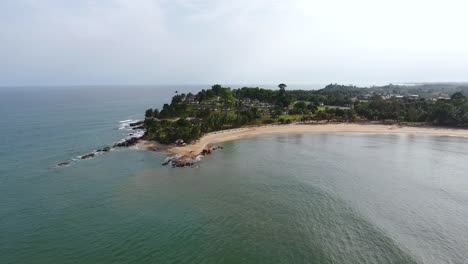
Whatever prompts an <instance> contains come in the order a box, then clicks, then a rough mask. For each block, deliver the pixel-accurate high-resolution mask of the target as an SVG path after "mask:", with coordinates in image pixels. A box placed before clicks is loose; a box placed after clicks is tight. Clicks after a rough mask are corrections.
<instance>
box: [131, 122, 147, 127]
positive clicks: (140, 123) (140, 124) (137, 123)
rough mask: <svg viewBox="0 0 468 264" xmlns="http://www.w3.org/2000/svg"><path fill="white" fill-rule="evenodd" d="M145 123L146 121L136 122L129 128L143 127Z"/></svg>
mask: <svg viewBox="0 0 468 264" xmlns="http://www.w3.org/2000/svg"><path fill="white" fill-rule="evenodd" d="M144 123H145V121H138V122H135V123H130V124H129V126H131V127H136V126H143V124H144Z"/></svg>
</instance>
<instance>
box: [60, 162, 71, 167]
mask: <svg viewBox="0 0 468 264" xmlns="http://www.w3.org/2000/svg"><path fill="white" fill-rule="evenodd" d="M69 164H70V162H69V161H65V162H61V163H59V164H57V166H59V167H63V166H67V165H69Z"/></svg>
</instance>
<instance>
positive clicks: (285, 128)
mask: <svg viewBox="0 0 468 264" xmlns="http://www.w3.org/2000/svg"><path fill="white" fill-rule="evenodd" d="M345 132H346V133H370V134H425V135H438V136H457V137H468V129H456V128H441V127H409V126H398V125H380V124H354V123H347V124H346V123H340V124H299V123H297V124H290V125H268V126H257V127H246V128H238V129H230V130H223V131H218V132H212V133H208V134H206V135H205V136H203V137H202V138H201V139H200V140H197V141H196V142H194V143H192V144H189V145H186V146H180V147H175V146H163V145H160V144H154V143H152V142H148V141H142V142H141V143H139V147H141V148H153V150H159V151H165V152H168V153H172V154H182V155H184V156H187V157H195V156H197V155H198V154H200V152H202V150H203V149H205V148H207V147H208V146H212V145H214V144H218V143H222V142H226V141H232V140H237V139H243V138H251V137H256V136H263V135H277V134H302V133H319V134H320V133H345Z"/></svg>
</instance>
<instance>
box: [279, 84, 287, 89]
mask: <svg viewBox="0 0 468 264" xmlns="http://www.w3.org/2000/svg"><path fill="white" fill-rule="evenodd" d="M286 87H288V86H287V85H286V84H284V83H280V84H279V85H278V88H280V89H283V90H284V89H286Z"/></svg>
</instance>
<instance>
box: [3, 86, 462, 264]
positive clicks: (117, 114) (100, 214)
mask: <svg viewBox="0 0 468 264" xmlns="http://www.w3.org/2000/svg"><path fill="white" fill-rule="evenodd" d="M75 89H78V90H71V91H67V92H66V91H60V92H56V93H50V92H48V93H47V94H48V95H47V96H46V95H41V94H42V93H37V92H35V91H30V92H29V93H19V92H13V91H9V92H8V93H7V92H4V91H3V92H2V91H0V94H1V95H2V96H0V100H1V104H0V107H2V108H1V110H2V113H5V116H6V121H4V123H5V124H4V127H8V129H4V130H3V132H2V137H1V138H2V146H1V148H0V157H1V159H0V165H1V166H0V245H2V246H1V247H0V263H465V261H466V259H468V251H467V250H466V249H467V248H468V222H467V221H466V219H468V177H467V176H466V175H467V171H468V164H467V163H466V160H467V158H468V139H467V138H457V137H436V136H425V135H418V136H412V135H369V134H339V133H338V134H315V135H283V136H265V137H259V138H251V139H244V140H239V141H233V142H228V143H225V144H223V146H224V149H223V150H219V151H216V152H215V154H214V155H211V156H207V157H206V158H204V159H203V160H202V162H200V163H199V164H198V166H197V168H183V169H172V168H168V167H162V166H161V165H160V164H161V162H162V161H163V160H164V159H165V157H166V156H165V155H163V154H160V153H154V152H149V151H143V150H136V149H126V150H116V151H112V152H111V153H107V154H104V155H101V156H98V157H96V158H94V159H90V160H85V161H80V162H76V163H73V164H71V166H69V167H65V168H59V169H50V166H51V165H53V164H56V163H57V162H60V161H62V160H66V159H68V158H70V157H75V156H77V155H80V154H83V153H86V152H88V151H92V150H94V149H97V148H99V147H102V146H104V145H110V144H112V143H114V142H116V141H118V140H120V139H121V138H122V137H123V136H125V133H128V132H125V131H123V130H119V129H118V128H119V121H123V120H129V119H139V118H141V115H142V113H143V112H142V111H144V109H146V108H148V107H158V106H159V105H158V104H162V103H163V102H165V101H167V100H168V99H167V98H170V96H172V93H169V92H167V93H165V94H164V93H163V92H158V89H162V88H158V87H146V88H144V87H134V88H133V89H134V90H133V91H132V93H135V94H142V93H143V94H146V95H147V96H145V97H144V98H140V97H130V92H128V93H125V91H127V89H128V88H125V89H122V90H119V89H117V90H115V89H114V90H112V89H110V90H105V91H102V90H100V89H102V88H99V89H98V88H96V89H97V90H95V89H91V91H92V92H88V93H84V92H83V90H80V89H85V88H75ZM86 89H89V88H86ZM190 89H193V90H196V89H197V88H195V87H190ZM165 90H167V88H166V89H165ZM86 91H89V90H86ZM179 91H180V88H179ZM50 94H52V95H50ZM6 95H7V96H8V100H5V98H7V97H6ZM77 96H81V97H79V98H81V100H78V99H77ZM93 98H96V99H93ZM15 107H16V108H15ZM7 124H8V126H6V125H7Z"/></svg>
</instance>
